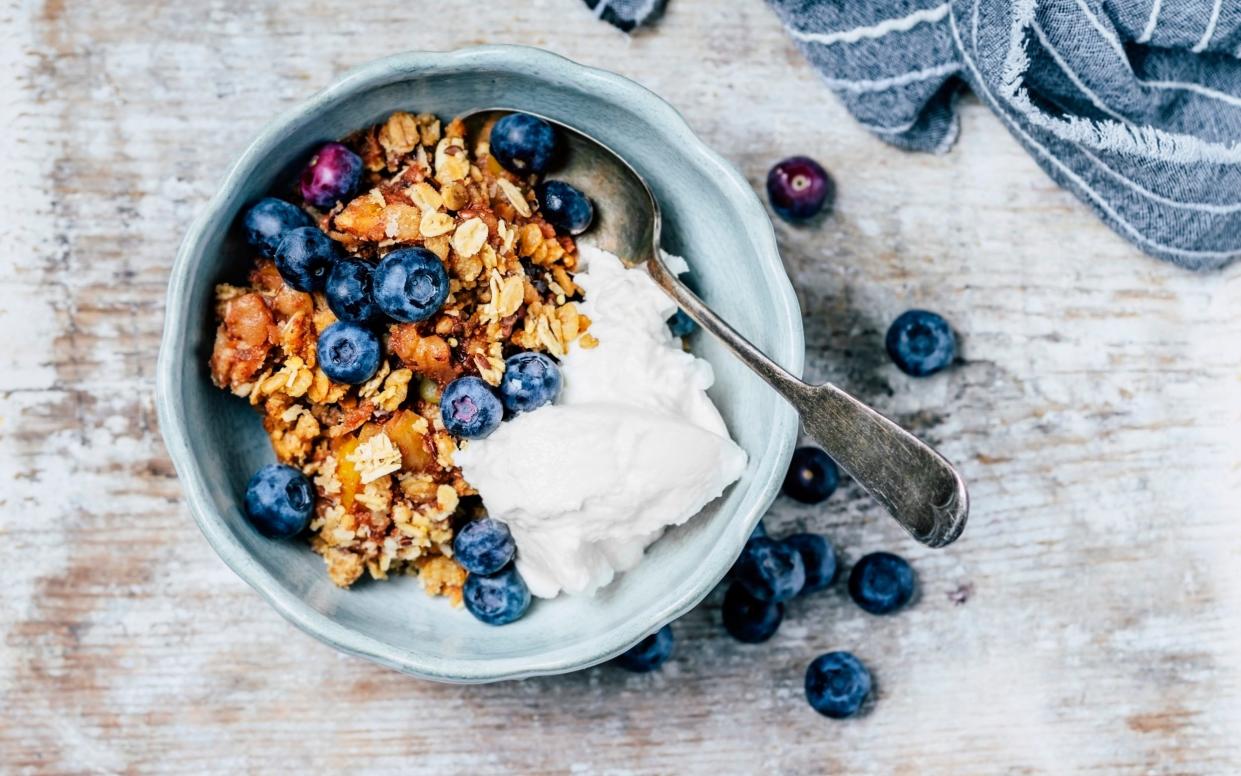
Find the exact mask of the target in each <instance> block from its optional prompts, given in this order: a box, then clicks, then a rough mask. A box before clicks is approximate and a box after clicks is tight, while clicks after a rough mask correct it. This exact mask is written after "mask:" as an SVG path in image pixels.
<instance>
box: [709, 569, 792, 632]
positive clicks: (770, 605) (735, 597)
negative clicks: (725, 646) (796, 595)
mask: <svg viewBox="0 0 1241 776" xmlns="http://www.w3.org/2000/svg"><path fill="white" fill-rule="evenodd" d="M723 614H724V630H726V631H728V634H729V635H730V636H732V637H733V638H734V639H736V640H737V641H744V642H745V643H746V644H760V643H762V642H764V641H766V640H767V639H769V638H771V637H772V636H774V635H775V633H776V631H777V630H778V629H779V628H780V621H781V620H783V619H784V604H779V603H774V602H772V601H760V600H758V599H757V598H755V597H754V596H752V595H750V594H749V593H747V592H746V590H745V588H744V587H742V586H741V585H739V584H737V583H735V582H734V583H733V584H732V585H731V586H729V588H728V592H726V593H725V594H724V609H723Z"/></svg>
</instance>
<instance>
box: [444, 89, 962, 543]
mask: <svg viewBox="0 0 1241 776" xmlns="http://www.w3.org/2000/svg"><path fill="white" fill-rule="evenodd" d="M507 112H509V111H506V110H499V109H488V110H480V111H474V112H472V113H470V114H467V116H466V117H465V118H466V122H467V129H468V130H469V136H470V137H472V138H477V137H479V132H480V131H483V130H484V128H485V127H486V125H487V124H488V123H489V122H490V121H492V120H494V119H496V118H498V117H499V115H502V114H504V113H507ZM535 115H537V114H535ZM540 118H543V119H544V120H546V121H548V122H549V123H551V124H554V125H556V126H558V127H560V129H561V133H560V136H561V141H562V143H563V145H564V146H565V148H564V149H562V150H563V151H564V155H565V159H564V163H563V164H562V165H558V166H557V167H556V173H555V176H556V178H557V179H560V180H565V181H568V182H569V183H572V184H573V185H574V186H577V187H578V188H579V189H581V190H582V191H584V192H586V193H587V194H589V196H590V197H591V198H592V199H593V200H594V201H595V202H596V203H598V207H597V208H596V209H595V221H594V223H593V224H592V226H591V228H590V231H589V232H588V234H589V236H590V239H591V241H592V242H594V243H595V244H596V245H598V246H599V247H600V248H602V249H603V250H606V251H609V252H611V253H614V254H616V255H617V256H619V257H621V258H622V260H624V261H625V262H626V263H627V264H628V265H630V266H638V265H640V264H646V267H647V271H648V272H649V273H650V275H651V277H652V278H653V279H654V280H655V282H656V283H657V284H658V285H659V286H660V288H662V289H663V290H664V291H665V292H667V294H668V295H669V296H670V297H672V298H673V299H674V300H675V301H676V303H677V304H678V305H680V307H681V309H683V310H684V311H685V312H686V314H688V315H689V317H690V318H692V319H693V320H694V321H696V322H697V323H698V325H699V326H701V327H702V328H703V329H704V330H705V331H708V332H710V333H711V334H712V335H714V336H715V337H716V338H718V339H719V340H720V341H721V342H722V343H724V345H725V346H727V347H728V349H729V350H731V351H732V352H733V354H734V355H736V356H737V357H738V358H739V359H741V361H742V362H743V363H745V365H746V366H748V367H750V369H752V370H754V372H755V373H756V374H757V375H758V376H759V377H761V378H763V380H765V381H766V382H767V384H768V385H770V386H771V387H772V388H774V389H775V391H776V392H777V393H779V394H780V395H781V396H783V397H784V398H785V400H786V401H788V402H789V404H792V405H793V407H794V408H795V409H796V410H797V412H798V413H799V414H800V415H801V420H802V424H803V425H804V426H805V429H806V431H807V433H808V434H809V435H810V436H811V437H812V438H813V439H814V440H815V441H816V442H818V443H819V444H820V445H821V446H822V447H823V449H824V450H826V451H827V453H828V454H829V455H830V456H831V457H832V458H833V459H835V461H836V462H837V463H838V464H840V466H842V467H843V468H844V469H845V471H847V472H848V473H849V474H851V475H852V476H853V479H855V480H857V481H858V483H860V484H861V485H862V487H863V488H865V489H866V490H867V491H868V492H869V493H870V494H871V495H872V496H874V497H875V499H876V500H877V501H879V503H881V504H883V505H884V507H886V508H887V510H888V512H890V513H891V514H892V517H894V518H896V521H897V522H898V523H900V524H901V526H902V527H904V528H905V530H906V531H908V532H909V533H910V535H911V536H913V537H914V538H915V539H917V540H918V541H920V542H922V543H923V544H925V545H927V546H930V547H943V546H945V545H947V544H950V543H952V541H953V540H955V539H956V538H957V537H958V536H960V535H961V530H962V529H963V528H964V527H965V520H966V517H967V516H968V514H969V494H968V493H967V492H966V490H965V483H964V482H963V481H962V480H961V476H960V474H958V473H957V471H956V469H954V468H953V467H952V464H950V463H949V462H948V461H947V460H946V459H945V458H944V457H943V456H942V455H940V454H939V453H937V452H936V451H935V450H934V449H932V448H931V447H930V446H929V445H927V444H926V443H924V442H922V441H921V440H919V439H918V438H917V437H915V436H913V435H912V434H910V433H909V432H908V431H906V430H904V429H903V428H901V427H900V426H898V425H896V424H895V423H893V422H892V421H891V420H889V419H887V418H885V417H884V416H883V415H880V414H879V413H878V412H876V411H875V410H873V409H871V408H870V407H868V406H866V405H865V404H863V403H862V402H860V401H858V400H857V399H855V398H853V397H852V396H850V395H849V394H847V393H845V392H844V391H842V390H841V389H839V388H837V387H836V386H834V385H831V384H830V383H829V384H824V385H810V384H808V383H805V382H803V381H802V380H799V379H798V378H797V377H795V376H793V375H792V374H790V373H789V372H788V371H787V370H786V369H784V368H783V367H782V366H780V365H779V364H777V363H776V362H774V361H772V360H771V359H770V358H768V357H767V356H765V355H763V353H762V352H761V351H760V350H759V349H758V348H756V347H755V346H754V345H753V344H751V343H750V342H749V341H748V340H747V339H746V338H745V337H743V336H741V335H740V334H739V333H737V331H736V330H735V329H733V328H732V327H731V326H729V325H728V323H726V322H725V321H724V320H723V319H722V318H720V317H719V316H718V315H716V314H715V313H714V312H712V310H711V308H709V307H707V305H706V304H705V303H704V302H703V301H702V300H701V299H699V298H698V297H697V296H696V295H695V294H694V292H692V291H690V290H689V289H688V288H687V287H686V286H685V284H683V283H682V282H681V281H680V280H678V279H677V277H676V275H674V274H673V273H672V272H670V271H669V270H668V268H667V267H666V266H665V265H664V262H663V258H662V255H661V254H660V250H659V248H660V241H659V235H660V227H661V223H662V220H661V216H660V211H659V203H658V202H656V201H655V196H654V195H653V194H652V193H651V190H650V188H649V187H648V186H647V185H646V181H644V180H643V179H642V176H641V175H639V174H638V173H637V171H635V170H634V169H633V168H632V167H631V166H629V164H628V163H627V162H626V161H625V160H624V159H622V158H621V157H620V155H618V154H617V153H616V152H615V151H613V150H612V149H610V148H608V147H607V146H606V145H604V144H603V143H601V142H599V141H598V140H596V139H594V138H592V137H589V136H587V135H585V134H584V133H582V132H581V131H580V130H577V129H574V128H573V127H570V126H566V125H565V124H562V123H561V122H558V121H555V120H554V119H550V118H547V117H546V116H540Z"/></svg>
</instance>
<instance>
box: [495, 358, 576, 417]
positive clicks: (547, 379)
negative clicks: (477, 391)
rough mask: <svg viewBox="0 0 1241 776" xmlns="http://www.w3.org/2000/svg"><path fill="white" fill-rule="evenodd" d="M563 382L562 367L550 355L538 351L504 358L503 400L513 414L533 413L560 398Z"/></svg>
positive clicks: (501, 398) (501, 385)
mask: <svg viewBox="0 0 1241 776" xmlns="http://www.w3.org/2000/svg"><path fill="white" fill-rule="evenodd" d="M563 383H564V379H563V378H562V377H561V375H560V367H559V366H557V365H556V362H555V361H553V360H552V359H551V358H550V357H549V356H547V355H545V354H543V353H536V352H534V351H527V352H525V353H517V354H514V355H512V356H509V357H508V358H507V359H506V360H505V361H504V377H503V378H501V379H500V387H499V391H500V401H501V402H503V404H504V408H505V409H506V410H508V411H509V412H510V413H513V414H517V413H519V412H530V411H531V410H535V409H538V408H539V407H542V406H543V405H544V404H551V403H552V402H554V401H556V398H557V397H559V396H560V389H561V386H562V385H563Z"/></svg>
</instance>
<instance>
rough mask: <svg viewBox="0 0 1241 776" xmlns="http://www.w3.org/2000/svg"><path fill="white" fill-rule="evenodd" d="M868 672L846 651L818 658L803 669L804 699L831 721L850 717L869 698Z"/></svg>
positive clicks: (869, 682) (829, 653)
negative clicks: (804, 672) (804, 675)
mask: <svg viewBox="0 0 1241 776" xmlns="http://www.w3.org/2000/svg"><path fill="white" fill-rule="evenodd" d="M870 686H871V680H870V671H868V670H866V666H864V665H862V661H860V660H858V659H857V658H856V657H854V656H853V655H851V654H849V653H848V652H828V653H827V654H826V655H819V656H818V657H816V658H815V659H814V660H813V661H812V662H811V663H810V665H809V666H808V667H807V668H806V700H807V701H809V702H810V705H811V706H812V707H813V708H814V710H815V711H817V712H819V713H820V714H822V715H823V716H825V717H831V718H832V719H844V718H845V717H852V716H853V715H854V714H857V713H858V709H860V708H862V704H863V703H864V702H865V701H866V696H868V695H870Z"/></svg>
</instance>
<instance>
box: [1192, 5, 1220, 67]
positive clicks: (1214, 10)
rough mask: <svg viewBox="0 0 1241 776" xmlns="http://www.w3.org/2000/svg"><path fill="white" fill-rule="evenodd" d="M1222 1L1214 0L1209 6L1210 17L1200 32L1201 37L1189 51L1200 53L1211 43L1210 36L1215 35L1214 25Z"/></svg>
mask: <svg viewBox="0 0 1241 776" xmlns="http://www.w3.org/2000/svg"><path fill="white" fill-rule="evenodd" d="M1223 2H1224V0H1215V4H1214V5H1213V6H1211V18H1210V19H1208V20H1207V28H1206V30H1204V31H1203V33H1202V39H1201V40H1199V41H1198V43H1197V45H1195V46H1194V47H1193V48H1191V49H1190V51H1192V52H1194V53H1195V54H1201V53H1202V52H1204V51H1206V50H1207V46H1209V45H1210V44H1211V38H1212V37H1213V36H1214V35H1215V25H1217V24H1219V9H1220V6H1221V5H1223Z"/></svg>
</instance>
